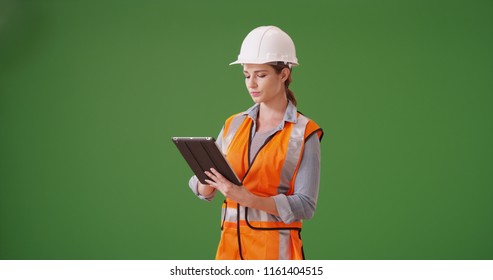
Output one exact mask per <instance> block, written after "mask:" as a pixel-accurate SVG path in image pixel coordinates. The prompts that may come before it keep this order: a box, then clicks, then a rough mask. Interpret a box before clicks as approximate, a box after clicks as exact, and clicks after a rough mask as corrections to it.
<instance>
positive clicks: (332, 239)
mask: <svg viewBox="0 0 493 280" xmlns="http://www.w3.org/2000/svg"><path fill="white" fill-rule="evenodd" d="M492 14H493V2H491V1H487V0H485V1H479V0H478V1H471V0H469V1H466V0H464V1H430V0H419V1H411V0H409V1H404V0H403V1H391V0H378V1H366V0H365V1H363V0H353V1H343V0H333V1H256V0H253V1H192V0H191V1H158V0H150V1H116V0H103V1H99V0H98V1H96V0H91V1H62V0H58V1H57V0H48V1H27V0H26V1H15V0H2V1H0V259H213V258H214V255H215V251H216V246H217V243H218V241H219V235H220V229H219V226H220V207H221V202H222V200H223V198H222V196H221V195H219V197H217V198H216V199H215V200H214V201H213V202H210V203H207V202H204V201H201V200H199V199H197V198H196V197H195V196H194V195H193V194H192V192H191V191H190V190H189V188H188V179H189V177H190V176H191V175H192V174H191V171H190V170H189V168H188V166H187V165H186V163H185V161H184V160H183V159H182V158H181V156H180V154H179V152H178V151H177V150H176V148H175V147H174V145H173V143H172V142H171V140H170V138H171V137H172V136H207V135H208V136H217V134H218V133H219V131H220V129H221V127H222V125H223V122H224V120H225V119H226V118H227V117H228V116H230V115H232V114H234V113H237V112H240V111H242V110H245V109H246V108H248V107H250V106H251V105H252V101H251V99H250V97H249V96H248V94H247V91H246V89H245V86H244V81H243V75H242V73H241V67H240V66H228V63H229V62H231V61H233V60H235V59H236V56H237V55H238V53H239V49H240V45H241V42H242V40H243V38H244V37H245V36H246V34H247V33H248V32H249V31H250V30H251V29H253V28H255V27H257V26H260V25H277V26H279V27H281V28H282V29H284V30H285V31H287V32H288V33H289V34H290V35H291V37H292V38H293V40H294V42H295V44H296V48H297V53H298V58H299V61H300V67H297V68H296V69H294V72H293V83H292V89H293V91H294V92H295V94H296V96H297V98H298V100H299V106H298V109H299V110H300V111H301V112H303V113H304V114H306V115H307V116H309V117H310V118H312V119H314V120H315V121H317V123H319V124H320V125H321V126H322V127H323V128H324V130H325V137H324V139H323V142H322V175H321V187H320V194H319V200H318V205H317V211H316V214H315V216H314V218H313V219H311V220H309V221H305V223H304V229H303V240H304V247H305V252H306V255H307V258H309V259H492V258H493V218H492V214H493V29H492V26H493V17H492V16H491V15H492Z"/></svg>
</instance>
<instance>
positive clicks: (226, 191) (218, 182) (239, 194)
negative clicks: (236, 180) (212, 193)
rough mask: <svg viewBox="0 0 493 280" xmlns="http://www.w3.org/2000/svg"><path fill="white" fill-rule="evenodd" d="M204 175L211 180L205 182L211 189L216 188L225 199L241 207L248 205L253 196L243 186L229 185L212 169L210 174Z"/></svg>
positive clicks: (226, 180)
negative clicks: (241, 205)
mask: <svg viewBox="0 0 493 280" xmlns="http://www.w3.org/2000/svg"><path fill="white" fill-rule="evenodd" d="M205 175H207V176H208V177H209V178H211V180H208V179H206V180H205V181H206V182H207V183H208V184H209V185H210V186H211V187H213V188H216V189H217V190H219V191H220V192H221V193H222V194H223V195H224V196H225V197H227V198H229V199H231V200H233V201H236V202H238V203H240V204H243V205H248V204H250V203H249V202H250V201H251V200H252V199H253V197H254V195H253V194H252V193H251V192H249V191H248V190H247V189H246V188H245V187H244V186H238V185H235V184H233V183H231V181H229V180H228V179H226V178H225V177H224V176H223V175H221V173H219V172H218V171H217V170H215V169H214V168H211V171H210V172H209V171H205Z"/></svg>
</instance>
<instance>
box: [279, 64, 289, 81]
mask: <svg viewBox="0 0 493 280" xmlns="http://www.w3.org/2000/svg"><path fill="white" fill-rule="evenodd" d="M290 74H291V70H290V69H289V68H287V67H286V68H283V69H282V71H281V80H282V82H283V83H284V82H285V81H286V80H287V79H288V78H289V75H290Z"/></svg>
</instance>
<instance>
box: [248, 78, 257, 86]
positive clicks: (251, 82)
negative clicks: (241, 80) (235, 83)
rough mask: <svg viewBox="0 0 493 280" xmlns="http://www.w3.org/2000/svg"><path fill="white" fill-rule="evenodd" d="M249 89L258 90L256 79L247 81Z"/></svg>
mask: <svg viewBox="0 0 493 280" xmlns="http://www.w3.org/2000/svg"><path fill="white" fill-rule="evenodd" d="M247 87H248V88H256V87H257V83H256V82H255V79H254V78H250V79H247Z"/></svg>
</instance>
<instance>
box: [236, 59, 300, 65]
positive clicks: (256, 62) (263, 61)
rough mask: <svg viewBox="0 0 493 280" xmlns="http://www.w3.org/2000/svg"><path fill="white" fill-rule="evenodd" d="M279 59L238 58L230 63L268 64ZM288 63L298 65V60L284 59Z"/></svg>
mask: <svg viewBox="0 0 493 280" xmlns="http://www.w3.org/2000/svg"><path fill="white" fill-rule="evenodd" d="M275 62H277V61H266V60H260V59H259V60H252V59H248V60H243V59H238V60H236V61H233V62H231V63H230V64H229V65H236V64H268V63H275ZM282 62H284V63H286V64H290V65H291V66H298V65H299V64H298V62H285V61H282Z"/></svg>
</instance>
